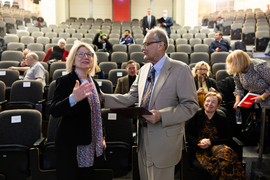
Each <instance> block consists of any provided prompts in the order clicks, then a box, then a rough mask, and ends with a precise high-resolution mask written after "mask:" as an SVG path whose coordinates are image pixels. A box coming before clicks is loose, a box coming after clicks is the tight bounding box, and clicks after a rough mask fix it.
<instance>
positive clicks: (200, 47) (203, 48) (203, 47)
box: [193, 44, 209, 53]
mask: <svg viewBox="0 0 270 180" xmlns="http://www.w3.org/2000/svg"><path fill="white" fill-rule="evenodd" d="M193 50H194V52H206V53H209V46H208V45H207V44H195V45H194V47H193Z"/></svg>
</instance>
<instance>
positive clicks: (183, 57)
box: [170, 52, 189, 64]
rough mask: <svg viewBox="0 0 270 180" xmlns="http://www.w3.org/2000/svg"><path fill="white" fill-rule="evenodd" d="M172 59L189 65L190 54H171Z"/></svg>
mask: <svg viewBox="0 0 270 180" xmlns="http://www.w3.org/2000/svg"><path fill="white" fill-rule="evenodd" d="M170 58H172V59H175V60H179V61H182V62H184V63H186V64H189V59H188V54H187V53H185V52H173V53H171V55H170Z"/></svg>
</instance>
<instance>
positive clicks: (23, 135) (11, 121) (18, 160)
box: [0, 109, 42, 180]
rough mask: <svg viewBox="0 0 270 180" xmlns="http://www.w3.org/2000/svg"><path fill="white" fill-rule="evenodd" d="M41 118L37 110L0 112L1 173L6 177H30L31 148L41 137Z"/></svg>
mask: <svg viewBox="0 0 270 180" xmlns="http://www.w3.org/2000/svg"><path fill="white" fill-rule="evenodd" d="M41 120H42V117H41V114H40V113H39V112H38V111H36V110H25V109H24V110H7V111H3V112H1V113H0V137H1V138H0V156H1V161H0V174H2V175H4V176H5V178H6V179H11V180H13V179H14V180H15V179H16V180H26V179H27V178H29V176H30V166H29V164H30V162H29V149H30V148H31V147H33V145H34V143H35V142H36V141H38V140H39V139H40V138H41Z"/></svg>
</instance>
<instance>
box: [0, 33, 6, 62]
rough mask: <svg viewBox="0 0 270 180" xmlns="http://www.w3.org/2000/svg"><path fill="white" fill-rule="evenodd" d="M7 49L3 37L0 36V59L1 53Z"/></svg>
mask: <svg viewBox="0 0 270 180" xmlns="http://www.w3.org/2000/svg"><path fill="white" fill-rule="evenodd" d="M6 49H7V46H6V43H5V40H4V38H3V37H1V36H0V58H1V56H2V53H3V52H4V51H5V50H6Z"/></svg>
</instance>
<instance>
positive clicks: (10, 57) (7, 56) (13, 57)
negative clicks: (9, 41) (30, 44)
mask: <svg viewBox="0 0 270 180" xmlns="http://www.w3.org/2000/svg"><path fill="white" fill-rule="evenodd" d="M22 58H23V53H22V52H21V51H4V52H3V53H2V56H1V60H2V61H21V60H22Z"/></svg>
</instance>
